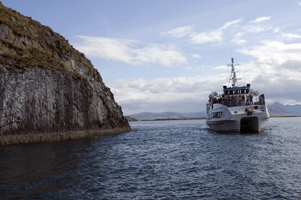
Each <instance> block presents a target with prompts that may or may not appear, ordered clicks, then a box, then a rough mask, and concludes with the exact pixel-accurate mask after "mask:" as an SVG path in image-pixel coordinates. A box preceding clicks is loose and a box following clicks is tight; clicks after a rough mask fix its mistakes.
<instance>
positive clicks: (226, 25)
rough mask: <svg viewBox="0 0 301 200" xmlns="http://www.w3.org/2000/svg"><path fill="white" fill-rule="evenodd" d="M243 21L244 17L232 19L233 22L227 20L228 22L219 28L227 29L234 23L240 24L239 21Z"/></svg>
mask: <svg viewBox="0 0 301 200" xmlns="http://www.w3.org/2000/svg"><path fill="white" fill-rule="evenodd" d="M241 21H242V19H241V18H240V19H238V20H234V21H231V22H227V23H225V25H224V26H222V27H221V28H219V29H221V30H224V29H227V28H229V27H230V26H232V25H234V24H238V23H239V22H241Z"/></svg>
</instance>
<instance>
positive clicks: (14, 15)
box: [0, 2, 131, 144]
mask: <svg viewBox="0 0 301 200" xmlns="http://www.w3.org/2000/svg"><path fill="white" fill-rule="evenodd" d="M129 130H131V129H130V126H129V124H128V121H127V120H126V119H125V117H124V116H123V113H122V110H121V107H120V106H119V105H118V104H117V103H116V102H115V100H114V96H113V94H112V93H111V91H110V89H109V88H108V87H106V86H105V84H104V83H103V81H102V78H101V76H100V74H99V73H98V71H97V70H96V69H95V68H94V67H93V65H92V64H91V62H90V61H89V60H88V59H87V58H85V56H84V54H82V53H80V52H79V51H77V50H76V49H74V48H73V47H72V46H71V45H69V44H68V41H67V40H65V39H64V38H63V37H62V36H60V35H59V34H57V33H55V32H54V31H52V30H51V29H50V28H49V27H47V26H43V25H41V24H40V23H39V22H37V21H34V20H32V19H31V18H29V17H24V16H23V15H21V14H20V13H18V12H16V11H14V10H11V9H9V8H6V7H5V6H3V5H2V3H1V2H0V143H2V144H12V143H28V142H39V141H60V140H67V139H73V138H80V137H86V136H92V135H103V134H111V133H118V132H125V131H129Z"/></svg>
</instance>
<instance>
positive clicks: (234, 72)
mask: <svg viewBox="0 0 301 200" xmlns="http://www.w3.org/2000/svg"><path fill="white" fill-rule="evenodd" d="M228 65H230V66H231V68H232V69H231V73H230V79H229V84H230V81H231V80H232V87H236V83H237V80H240V78H237V77H236V71H235V67H234V58H231V64H228Z"/></svg>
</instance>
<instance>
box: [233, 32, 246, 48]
mask: <svg viewBox="0 0 301 200" xmlns="http://www.w3.org/2000/svg"><path fill="white" fill-rule="evenodd" d="M243 35H244V33H242V32H239V33H237V34H235V35H234V37H233V39H232V42H233V43H235V44H237V45H243V44H246V43H247V40H245V39H241V37H242V36H243Z"/></svg>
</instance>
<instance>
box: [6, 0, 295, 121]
mask: <svg viewBox="0 0 301 200" xmlns="http://www.w3.org/2000/svg"><path fill="white" fill-rule="evenodd" d="M2 3H3V5H4V6H7V7H10V8H12V9H14V10H16V11H18V12H20V13H21V14H23V15H25V16H30V17H32V19H34V20H37V21H39V22H40V23H41V24H43V25H46V26H49V27H50V28H52V30H53V31H55V32H57V33H59V34H60V35H62V36H63V37H65V38H66V39H67V40H68V41H69V43H70V44H71V45H73V47H75V48H76V49H77V50H79V51H80V52H83V53H84V54H85V55H86V57H87V58H88V59H90V60H91V62H92V64H93V65H94V67H95V68H96V69H97V70H98V71H99V73H100V75H101V76H102V78H103V80H104V82H105V84H106V85H107V86H108V87H110V88H111V91H112V92H113V94H114V97H115V100H116V101H117V103H118V104H119V105H120V106H122V110H123V113H124V114H125V115H130V114H135V113H139V112H168V111H173V112H186V113H187V112H200V111H204V110H205V107H206V106H205V104H206V102H207V101H208V96H209V94H210V93H211V92H213V91H217V92H218V93H221V92H222V89H223V88H222V87H223V85H227V84H228V83H229V77H230V71H231V67H230V66H228V64H230V63H231V58H232V57H233V58H234V60H235V64H237V66H236V70H237V76H238V77H239V78H241V80H239V81H238V86H244V85H246V84H248V83H250V84H251V87H252V89H254V90H257V91H259V93H260V94H262V93H264V94H265V98H266V102H267V103H268V104H272V103H274V102H279V103H282V104H289V105H294V104H301V0H252V1H247V0H228V1H224V0H211V1H205V0H151V1H150V0H148V1H147V0H126V1H124V0H110V1H107V0H85V1H82V0H72V1H71V0H51V1H41V0H2Z"/></svg>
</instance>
